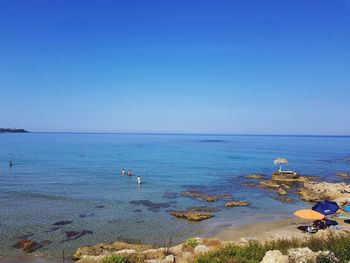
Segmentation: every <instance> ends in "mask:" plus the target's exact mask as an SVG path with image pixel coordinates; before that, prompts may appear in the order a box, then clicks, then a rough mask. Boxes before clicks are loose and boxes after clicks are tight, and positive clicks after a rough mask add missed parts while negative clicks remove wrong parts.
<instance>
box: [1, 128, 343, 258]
mask: <svg viewBox="0 0 350 263" xmlns="http://www.w3.org/2000/svg"><path fill="white" fill-rule="evenodd" d="M277 157H284V158H287V159H288V160H289V162H290V164H289V165H288V166H287V167H286V168H288V169H291V170H295V171H297V172H299V173H301V174H302V175H316V176H321V177H322V178H323V179H324V180H326V181H339V180H340V179H339V178H337V177H336V176H335V174H336V173H340V172H348V173H349V172H350V161H349V160H348V159H349V158H350V137H302V136H216V135H141V134H62V133H28V134H0V210H1V213H0V238H1V242H0V255H12V254H18V253H20V251H18V250H17V249H14V248H12V245H13V244H14V243H16V242H17V240H18V239H20V238H21V237H23V236H25V235H30V237H28V238H29V239H32V240H35V241H38V242H42V241H44V240H50V241H51V242H52V243H51V244H48V245H45V246H44V247H43V248H41V249H40V250H38V251H37V252H39V253H44V254H48V255H59V254H60V253H61V251H62V249H66V250H67V253H72V251H74V250H75V249H76V248H77V247H79V246H82V245H89V244H95V243H98V242H112V241H117V240H126V241H128V240H132V241H142V242H149V243H153V244H156V245H165V244H166V243H168V242H173V243H176V242H179V241H182V240H183V239H185V238H188V237H189V236H195V235H200V234H205V233H206V232H207V231H210V230H211V227H212V226H214V225H215V226H216V225H220V224H221V223H222V224H224V223H227V222H229V223H231V224H239V223H242V222H250V221H254V219H256V218H260V219H261V218H270V217H273V216H277V217H278V216H283V215H290V214H291V213H292V212H293V211H295V210H297V209H299V208H301V207H305V206H308V204H306V203H304V202H301V201H299V200H298V199H297V198H296V196H294V195H291V196H290V197H292V198H294V199H295V202H294V203H292V204H285V203H282V202H280V201H278V200H275V198H276V197H277V194H276V193H275V192H272V191H269V190H264V189H260V188H255V187H242V186H240V184H241V183H244V182H251V181H249V180H247V179H244V178H243V176H244V175H248V174H251V173H259V174H266V175H268V176H269V175H271V173H272V172H273V171H274V170H275V169H276V167H275V166H274V165H273V160H274V159H275V158H277ZM9 160H11V161H12V162H13V163H14V166H13V167H12V168H11V169H10V168H9V167H8V161H9ZM121 168H125V169H131V170H132V172H133V176H132V177H131V178H128V177H126V176H121V175H120V169H121ZM137 175H140V176H141V177H142V182H143V183H142V184H141V186H137V184H136V176H137ZM188 189H199V190H201V191H204V192H208V193H210V194H217V195H219V194H222V193H228V194H229V195H231V196H232V197H233V199H234V200H241V201H249V202H251V203H252V205H251V206H249V207H241V208H232V209H226V208H225V207H224V203H225V202H224V201H220V202H217V203H203V202H202V201H198V200H192V199H189V198H184V197H181V196H178V194H179V193H181V192H182V191H185V190H188ZM135 200H149V201H151V202H153V203H161V204H162V205H161V206H165V207H161V208H159V209H149V207H146V206H143V205H135V204H130V201H135ZM203 205H206V206H214V207H220V208H221V209H222V210H221V211H220V212H217V213H215V217H214V218H212V219H209V220H207V221H204V222H201V223H191V222H188V221H186V220H181V219H176V218H173V217H172V216H171V215H169V211H168V210H184V209H186V208H188V207H190V206H203ZM101 206H103V207H101ZM60 220H69V221H73V222H72V223H71V224H68V225H66V226H63V227H60V228H58V229H55V228H54V226H53V224H54V223H55V222H57V221H60ZM82 230H89V231H92V232H93V233H92V234H86V235H84V236H82V237H80V238H78V239H76V240H70V241H64V240H65V239H66V234H65V232H66V231H79V232H80V231H82Z"/></svg>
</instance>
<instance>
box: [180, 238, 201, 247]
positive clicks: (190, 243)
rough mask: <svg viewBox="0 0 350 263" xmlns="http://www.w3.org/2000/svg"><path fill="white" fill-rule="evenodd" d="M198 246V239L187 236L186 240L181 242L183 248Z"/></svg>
mask: <svg viewBox="0 0 350 263" xmlns="http://www.w3.org/2000/svg"><path fill="white" fill-rule="evenodd" d="M196 246H198V241H197V239H195V238H189V239H187V240H186V242H185V243H184V244H183V248H185V249H186V248H195V247H196Z"/></svg>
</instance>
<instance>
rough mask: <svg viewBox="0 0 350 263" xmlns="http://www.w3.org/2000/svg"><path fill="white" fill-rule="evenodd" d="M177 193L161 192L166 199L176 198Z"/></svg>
mask: <svg viewBox="0 0 350 263" xmlns="http://www.w3.org/2000/svg"><path fill="white" fill-rule="evenodd" d="M179 195H180V194H179V193H175V192H165V193H164V194H163V198H167V199H176V198H178V197H179Z"/></svg>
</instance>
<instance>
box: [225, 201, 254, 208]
mask: <svg viewBox="0 0 350 263" xmlns="http://www.w3.org/2000/svg"><path fill="white" fill-rule="evenodd" d="M247 205H249V203H248V202H228V203H226V204H225V206H227V207H235V206H247Z"/></svg>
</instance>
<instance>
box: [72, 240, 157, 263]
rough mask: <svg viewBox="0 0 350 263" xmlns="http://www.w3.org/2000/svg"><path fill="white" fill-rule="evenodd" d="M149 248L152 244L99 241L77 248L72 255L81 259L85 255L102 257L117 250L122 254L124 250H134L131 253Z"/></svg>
mask: <svg viewBox="0 0 350 263" xmlns="http://www.w3.org/2000/svg"><path fill="white" fill-rule="evenodd" d="M151 249H152V246H150V245H144V244H130V243H125V242H115V243H112V244H107V243H100V244H97V245H95V246H91V247H80V248H78V250H77V251H76V252H75V253H74V255H73V259H74V260H81V259H83V258H86V257H90V258H93V257H98V256H102V257H104V256H106V255H113V254H116V253H117V252H119V254H123V253H124V252H125V251H129V252H130V251H131V250H132V251H134V252H133V253H136V252H141V251H149V252H150V250H151ZM151 252H152V251H151ZM82 262H84V261H82ZM96 262H98V261H96Z"/></svg>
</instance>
